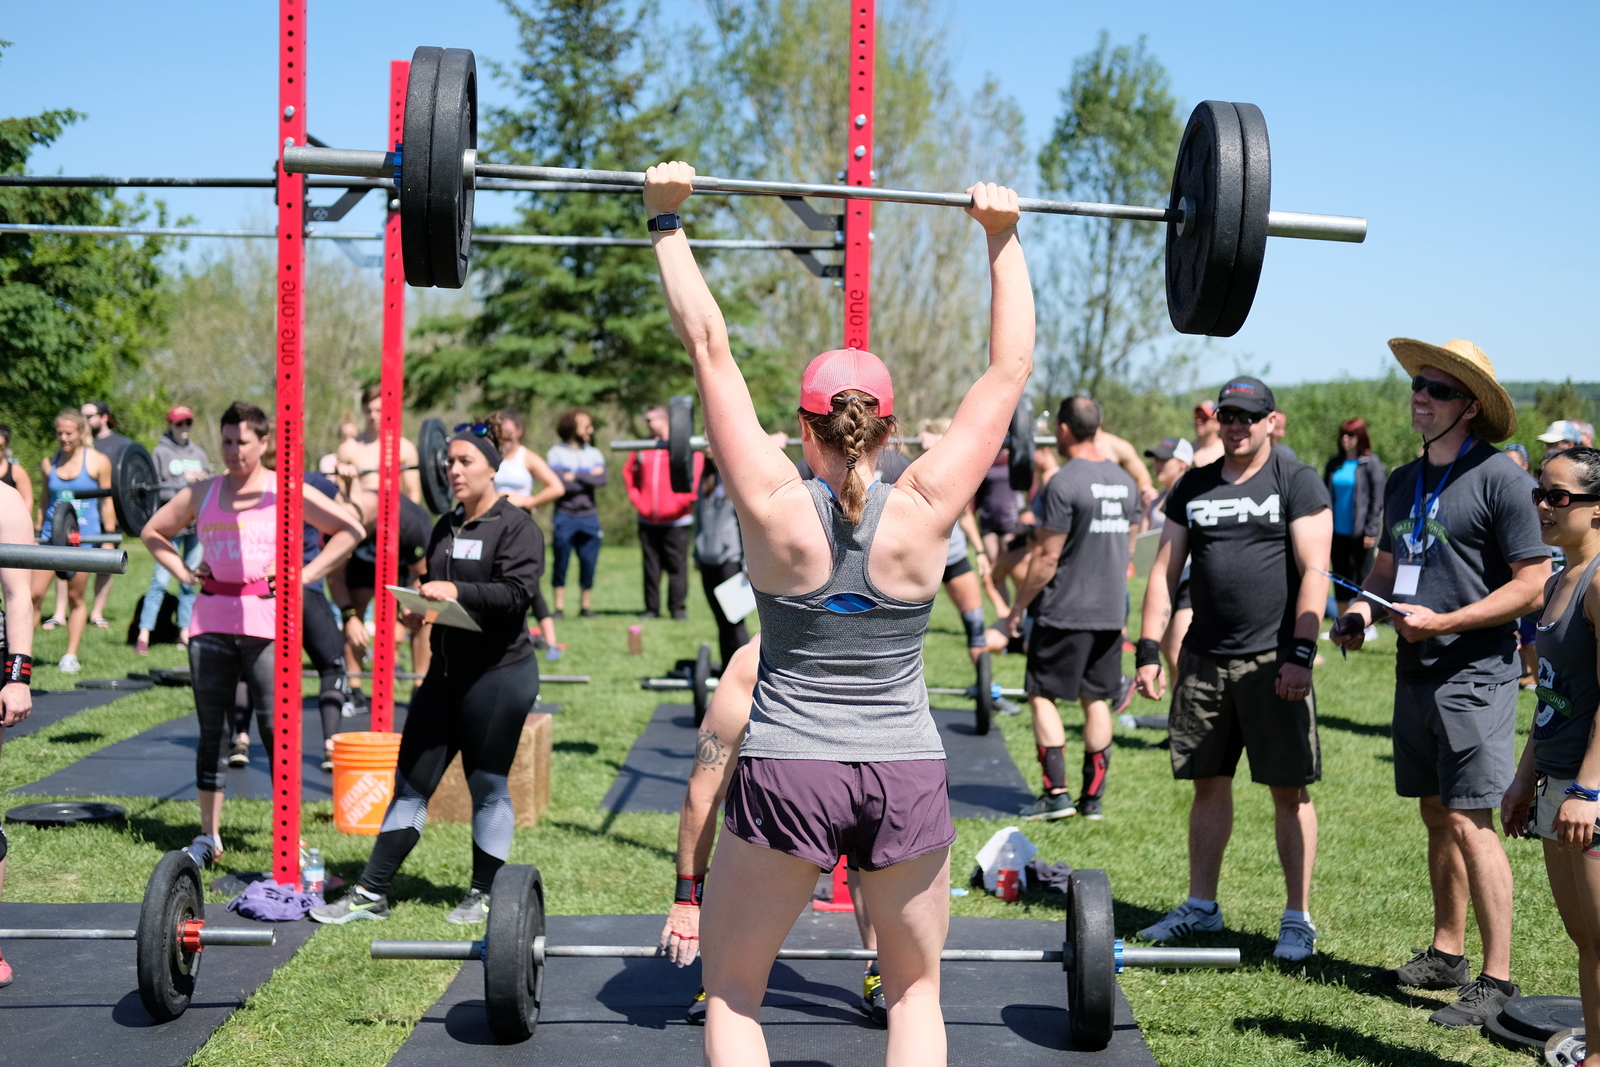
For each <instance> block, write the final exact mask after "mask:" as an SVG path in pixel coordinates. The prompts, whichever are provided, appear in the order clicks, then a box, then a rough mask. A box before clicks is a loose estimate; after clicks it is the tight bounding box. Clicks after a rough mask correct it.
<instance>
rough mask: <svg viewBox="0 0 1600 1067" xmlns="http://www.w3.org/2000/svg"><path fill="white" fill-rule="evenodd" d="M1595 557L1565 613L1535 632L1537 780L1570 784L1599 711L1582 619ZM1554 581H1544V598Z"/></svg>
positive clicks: (1591, 646)
mask: <svg viewBox="0 0 1600 1067" xmlns="http://www.w3.org/2000/svg"><path fill="white" fill-rule="evenodd" d="M1596 566H1600V557H1596V558H1595V559H1593V560H1590V561H1589V565H1588V566H1587V567H1585V568H1584V569H1583V574H1582V575H1580V576H1579V577H1578V584H1577V585H1576V586H1574V587H1573V590H1572V599H1571V600H1569V601H1568V602H1567V610H1566V611H1563V612H1562V613H1561V617H1560V618H1559V619H1557V620H1556V621H1555V622H1553V623H1551V624H1550V626H1549V628H1548V629H1547V628H1545V627H1544V626H1540V627H1539V688H1538V689H1537V690H1536V695H1537V696H1538V698H1539V709H1538V711H1536V712H1535V713H1534V716H1533V735H1532V736H1533V740H1534V741H1536V742H1537V745H1536V746H1535V747H1534V750H1533V755H1534V764H1535V766H1536V767H1537V768H1538V770H1539V773H1540V774H1548V775H1549V776H1550V777H1552V778H1571V777H1573V776H1574V775H1576V774H1577V773H1578V768H1579V767H1581V766H1582V765H1583V755H1584V753H1585V752H1586V751H1587V750H1588V748H1589V731H1590V729H1591V728H1592V727H1593V724H1594V714H1595V708H1596V707H1600V680H1597V679H1596V677H1595V643H1594V642H1595V635H1594V629H1593V627H1591V626H1590V625H1589V620H1587V619H1586V618H1584V615H1583V593H1584V590H1586V589H1588V588H1589V583H1590V582H1592V581H1593V580H1594V572H1595V567H1596ZM1559 578H1560V575H1556V576H1555V577H1552V578H1551V579H1550V584H1549V585H1547V586H1546V587H1545V597H1546V599H1548V598H1549V596H1550V594H1551V593H1552V592H1553V591H1554V590H1555V583H1556V582H1557V581H1558V580H1559Z"/></svg>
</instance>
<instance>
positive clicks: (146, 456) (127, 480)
mask: <svg viewBox="0 0 1600 1067" xmlns="http://www.w3.org/2000/svg"><path fill="white" fill-rule="evenodd" d="M111 503H112V505H113V506H114V507H115V508H116V509H117V525H118V526H120V527H121V528H122V530H123V532H124V533H127V534H128V535H129V536H131V537H138V536H139V534H140V533H142V532H143V531H144V524H145V523H147V522H149V521H150V517H151V516H152V515H154V514H155V513H156V511H157V510H159V509H160V507H161V475H160V474H159V473H158V472H157V471H156V461H155V460H154V459H152V458H151V456H150V453H149V451H148V450H146V448H145V447H144V445H141V444H140V443H139V442H137V441H134V442H131V443H130V444H127V445H125V446H123V449H122V451H121V452H120V453H118V455H117V460H116V463H115V464H113V465H112V470H111Z"/></svg>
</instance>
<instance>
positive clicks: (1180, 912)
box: [1139, 900, 1222, 941]
mask: <svg viewBox="0 0 1600 1067" xmlns="http://www.w3.org/2000/svg"><path fill="white" fill-rule="evenodd" d="M1221 929H1222V908H1221V907H1220V906H1218V905H1215V904H1213V905H1212V907H1211V910H1210V911H1206V910H1205V909H1204V908H1202V907H1200V905H1198V904H1191V903H1189V902H1188V901H1187V900H1186V901H1184V902H1183V903H1182V904H1179V905H1178V906H1177V907H1176V908H1173V909H1172V910H1171V911H1169V912H1167V914H1166V917H1165V918H1163V919H1162V920H1161V921H1160V922H1156V923H1151V924H1150V925H1149V926H1146V927H1145V928H1144V929H1143V930H1140V931H1139V936H1140V937H1142V938H1144V939H1145V940H1146V941H1168V940H1171V939H1172V938H1174V937H1188V936H1189V935H1190V934H1214V933H1216V932H1217V931H1219V930H1221Z"/></svg>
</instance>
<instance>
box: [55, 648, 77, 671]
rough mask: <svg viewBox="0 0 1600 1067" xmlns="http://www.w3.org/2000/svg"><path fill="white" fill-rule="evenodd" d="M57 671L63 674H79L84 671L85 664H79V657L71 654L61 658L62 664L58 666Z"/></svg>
mask: <svg viewBox="0 0 1600 1067" xmlns="http://www.w3.org/2000/svg"><path fill="white" fill-rule="evenodd" d="M56 670H58V671H60V672H61V673H62V674H77V673H78V672H79V671H81V670H83V664H81V663H79V662H78V657H77V656H74V655H73V654H72V653H71V652H68V653H67V654H66V655H64V656H62V657H61V662H60V663H57V664H56Z"/></svg>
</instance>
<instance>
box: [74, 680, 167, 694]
mask: <svg viewBox="0 0 1600 1067" xmlns="http://www.w3.org/2000/svg"><path fill="white" fill-rule="evenodd" d="M155 684H156V683H155V682H154V681H153V680H152V679H150V678H89V679H87V680H85V681H82V682H79V683H78V688H79V689H121V690H124V691H126V692H129V693H137V692H138V691H139V690H141V689H154V688H155Z"/></svg>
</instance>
